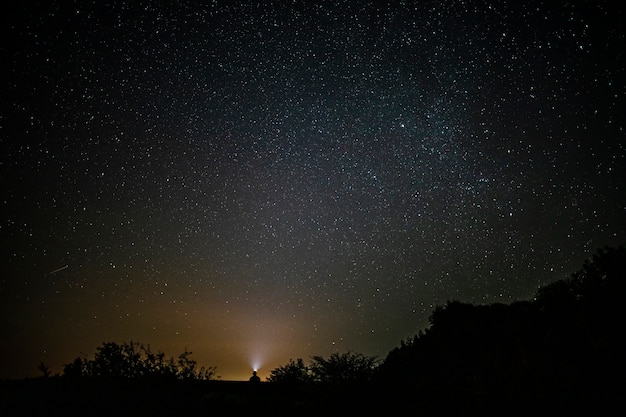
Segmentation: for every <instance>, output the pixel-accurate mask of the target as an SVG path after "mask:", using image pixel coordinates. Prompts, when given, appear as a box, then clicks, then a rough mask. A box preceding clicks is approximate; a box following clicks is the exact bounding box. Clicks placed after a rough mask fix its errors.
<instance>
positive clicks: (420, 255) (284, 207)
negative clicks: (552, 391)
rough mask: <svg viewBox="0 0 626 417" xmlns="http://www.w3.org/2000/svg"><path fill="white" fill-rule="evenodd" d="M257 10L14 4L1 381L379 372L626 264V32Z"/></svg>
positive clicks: (394, 10)
mask: <svg viewBox="0 0 626 417" xmlns="http://www.w3.org/2000/svg"><path fill="white" fill-rule="evenodd" d="M259 3H261V4H257V2H245V3H239V2H237V3H235V2H226V1H207V2H187V1H183V2H168V1H163V2H157V1H153V2H147V1H128V2H124V1H119V2H111V3H110V4H109V3H108V2H97V1H89V2H88V1H84V2H83V1H79V2H57V1H49V2H48V1H41V2H31V1H8V2H4V3H3V5H2V6H1V7H2V8H3V9H4V10H3V13H2V14H3V16H4V18H3V20H4V23H3V26H4V27H5V35H4V42H3V56H4V57H5V58H4V59H3V68H4V74H5V76H4V79H3V82H2V96H3V107H2V117H1V119H0V135H1V141H2V149H3V151H2V159H1V165H0V169H1V177H0V181H1V185H2V192H3V195H2V212H3V216H2V223H1V228H0V233H1V242H2V260H3V261H2V263H3V270H4V272H3V273H2V277H1V278H0V303H1V307H0V340H1V341H0V361H1V362H0V372H1V373H0V378H21V377H26V376H37V375H40V374H41V373H40V372H39V371H38V370H37V366H38V364H39V363H40V362H42V361H43V362H44V363H45V364H46V365H47V366H48V367H50V369H51V370H52V371H53V372H60V370H61V367H62V365H63V364H66V363H69V362H71V361H72V360H73V359H74V358H76V357H77V356H80V355H81V354H85V355H89V356H91V355H92V354H93V353H94V352H95V349H96V347H97V346H99V345H101V344H102V343H103V342H112V341H116V342H122V341H131V340H132V341H136V342H141V343H144V344H149V345H150V346H151V348H152V350H153V351H154V350H158V351H163V352H165V353H166V354H167V355H168V356H177V355H178V354H179V353H182V352H183V350H185V349H188V350H190V351H192V352H193V357H194V358H195V359H196V360H197V361H198V362H199V364H200V365H204V366H216V367H217V374H218V375H219V376H221V378H222V379H225V380H230V379H247V378H248V377H249V376H250V374H251V370H252V368H253V367H254V368H259V375H260V376H261V377H262V378H263V379H264V378H266V377H267V375H268V374H269V371H270V370H271V369H274V368H275V367H277V366H280V365H283V364H285V363H287V362H288V360H289V359H296V358H303V359H305V362H306V361H307V360H308V358H309V357H310V356H312V355H321V356H325V357H326V356H329V355H330V354H332V353H333V352H345V351H348V350H351V351H355V352H359V353H363V354H366V355H371V356H377V357H379V358H381V359H382V358H384V356H385V355H386V354H387V353H388V352H389V351H390V350H391V349H393V348H394V347H396V346H398V345H399V343H400V341H401V340H403V339H406V338H407V337H410V336H413V335H415V334H417V332H418V331H419V330H422V329H425V328H426V327H427V326H428V317H429V315H430V314H431V312H432V311H433V309H434V308H435V307H436V306H438V305H443V304H445V303H446V302H447V301H448V300H459V301H464V302H469V303H476V304H485V303H496V302H501V303H510V302H513V301H517V300H529V299H532V297H533V296H534V294H535V292H536V291H537V289H538V288H539V287H541V286H544V285H546V284H548V283H550V282H553V281H555V280H558V279H563V278H567V277H569V276H570V274H571V273H573V272H574V271H576V270H578V269H579V268H580V267H581V266H582V264H583V262H584V260H585V259H587V258H589V257H590V256H591V255H592V254H593V253H595V252H596V250H597V249H598V248H600V247H603V246H607V245H608V246H616V245H619V244H623V243H624V242H625V241H626V236H625V234H626V233H625V232H626V190H625V185H626V170H625V167H626V141H625V139H626V134H625V131H624V114H625V106H624V93H625V90H626V83H625V81H626V77H625V68H626V60H625V56H624V45H625V38H624V34H625V32H624V24H623V22H624V17H625V16H624V6H622V5H619V4H615V5H611V4H610V2H608V1H575V2H538V1H537V2H535V1H520V2H517V1H516V2H503V1H471V0H468V1H442V2H434V1H425V2H411V1H403V2H389V3H383V2H357V1H348V2H330V1H329V2H304V1H294V2H285V1H280V2H279V1H277V2H259ZM546 3H548V4H546ZM553 3H554V4H553Z"/></svg>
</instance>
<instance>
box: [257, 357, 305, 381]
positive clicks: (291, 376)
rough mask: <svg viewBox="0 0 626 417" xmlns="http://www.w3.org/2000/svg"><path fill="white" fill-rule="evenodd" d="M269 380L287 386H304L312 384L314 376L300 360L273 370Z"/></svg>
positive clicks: (291, 361) (290, 361)
mask: <svg viewBox="0 0 626 417" xmlns="http://www.w3.org/2000/svg"><path fill="white" fill-rule="evenodd" d="M267 380H268V382H276V383H280V384H285V385H302V384H308V383H310V382H312V381H313V376H312V375H311V372H310V370H309V368H308V367H307V366H306V365H305V364H304V361H303V360H302V359H301V358H298V359H297V360H296V361H294V360H293V359H290V360H289V363H287V364H286V365H283V366H279V367H277V368H275V369H273V370H271V371H270V376H269V377H268V378H267Z"/></svg>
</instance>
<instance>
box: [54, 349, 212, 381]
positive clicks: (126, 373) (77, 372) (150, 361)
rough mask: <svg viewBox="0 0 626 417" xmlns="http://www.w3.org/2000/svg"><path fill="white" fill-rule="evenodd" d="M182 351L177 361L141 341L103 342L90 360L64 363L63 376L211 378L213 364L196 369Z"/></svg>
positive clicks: (186, 352) (80, 359)
mask: <svg viewBox="0 0 626 417" xmlns="http://www.w3.org/2000/svg"><path fill="white" fill-rule="evenodd" d="M191 354H192V352H189V351H187V350H185V352H183V353H181V354H180V355H179V356H178V360H177V361H175V360H174V359H173V358H166V357H165V354H164V353H162V352H158V353H153V352H152V351H151V350H150V346H147V345H143V344H141V343H134V342H130V343H126V342H124V343H121V344H118V343H115V342H105V343H103V344H102V346H100V347H98V348H96V353H95V355H94V358H93V359H91V360H90V359H87V358H81V357H78V358H76V359H74V361H73V362H71V363H69V364H66V365H65V367H64V370H63V375H64V376H67V377H73V378H77V377H85V378H123V379H139V378H156V377H158V378H169V379H182V380H211V379H214V378H215V372H216V368H215V367H208V368H204V367H201V368H198V366H197V362H196V361H195V360H193V359H191Z"/></svg>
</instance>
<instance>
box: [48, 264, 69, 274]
mask: <svg viewBox="0 0 626 417" xmlns="http://www.w3.org/2000/svg"><path fill="white" fill-rule="evenodd" d="M65 268H69V265H65V266H62V267H61V268H57V269H55V270H54V271H52V272H50V275H52V274H56V273H57V272H59V271H63V270H64V269H65Z"/></svg>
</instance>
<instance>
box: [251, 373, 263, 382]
mask: <svg viewBox="0 0 626 417" xmlns="http://www.w3.org/2000/svg"><path fill="white" fill-rule="evenodd" d="M250 382H252V383H253V384H256V383H259V382H261V378H259V376H258V375H257V374H256V371H252V376H251V377H250Z"/></svg>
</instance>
